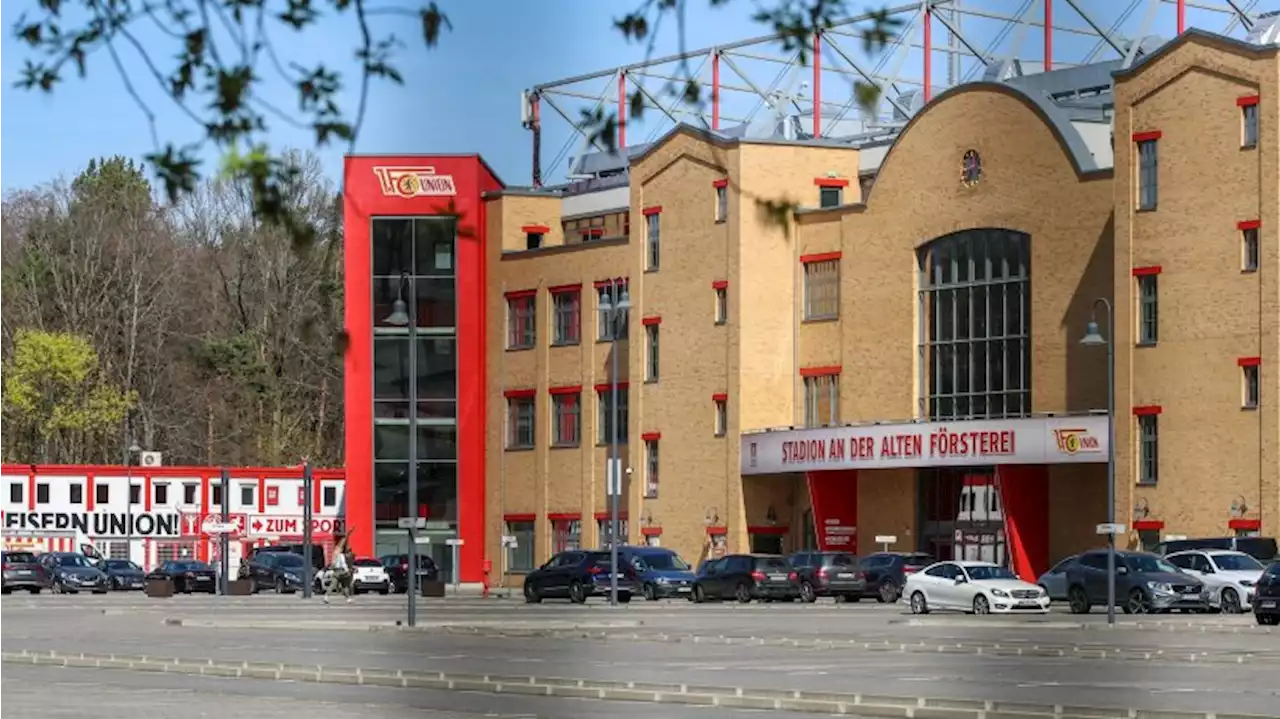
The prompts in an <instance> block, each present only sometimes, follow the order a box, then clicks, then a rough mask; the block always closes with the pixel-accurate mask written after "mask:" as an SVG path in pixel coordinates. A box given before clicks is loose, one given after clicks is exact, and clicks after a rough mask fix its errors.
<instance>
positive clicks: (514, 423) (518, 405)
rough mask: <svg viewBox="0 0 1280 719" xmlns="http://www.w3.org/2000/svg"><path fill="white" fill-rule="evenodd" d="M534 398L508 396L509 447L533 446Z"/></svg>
mask: <svg viewBox="0 0 1280 719" xmlns="http://www.w3.org/2000/svg"><path fill="white" fill-rule="evenodd" d="M533 415H534V398H533V397H509V398H507V449H527V448H529V447H532V446H533V437H534V416H533Z"/></svg>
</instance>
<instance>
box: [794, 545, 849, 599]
mask: <svg viewBox="0 0 1280 719" xmlns="http://www.w3.org/2000/svg"><path fill="white" fill-rule="evenodd" d="M791 566H792V567H794V568H795V570H796V578H797V579H798V580H799V582H800V600H801V601H804V602H815V601H817V599H818V597H835V599H836V601H837V602H844V601H850V602H856V601H858V600H859V599H862V593H863V592H864V591H866V589H867V579H866V576H865V575H864V574H863V573H862V569H860V568H859V567H858V558H857V557H855V556H853V555H852V554H849V553H848V552H796V553H795V554H793V555H791Z"/></svg>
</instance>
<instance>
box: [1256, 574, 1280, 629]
mask: <svg viewBox="0 0 1280 719" xmlns="http://www.w3.org/2000/svg"><path fill="white" fill-rule="evenodd" d="M1253 616H1254V618H1255V619H1257V620H1258V624H1262V625H1264V626H1269V627H1274V626H1276V625H1278V624H1280V562H1272V563H1271V566H1269V567H1267V570H1266V571H1265V572H1263V573H1262V578H1261V579H1259V580H1258V591H1257V592H1256V593H1255V594H1254V596H1253Z"/></svg>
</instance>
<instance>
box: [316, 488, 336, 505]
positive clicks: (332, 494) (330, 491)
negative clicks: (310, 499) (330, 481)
mask: <svg viewBox="0 0 1280 719" xmlns="http://www.w3.org/2000/svg"><path fill="white" fill-rule="evenodd" d="M320 496H321V502H323V504H324V506H326V507H336V506H338V488H337V487H334V486H328V487H325V488H324V491H323V492H321V493H320Z"/></svg>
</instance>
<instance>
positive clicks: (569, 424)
mask: <svg viewBox="0 0 1280 719" xmlns="http://www.w3.org/2000/svg"><path fill="white" fill-rule="evenodd" d="M551 414H552V417H551V419H552V428H553V431H554V435H553V437H552V443H553V444H554V445H555V446H557V447H577V446H578V443H579V442H581V441H582V402H581V395H580V394H578V393H577V392H573V393H566V394H553V395H551Z"/></svg>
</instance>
